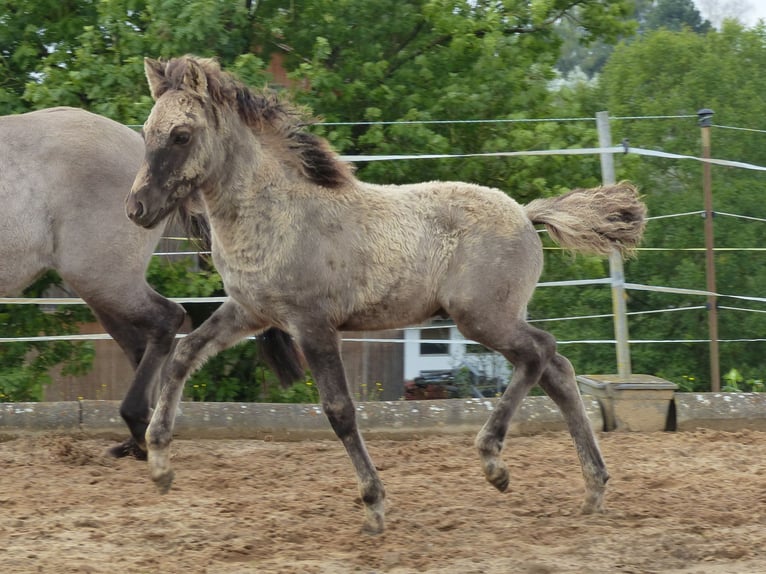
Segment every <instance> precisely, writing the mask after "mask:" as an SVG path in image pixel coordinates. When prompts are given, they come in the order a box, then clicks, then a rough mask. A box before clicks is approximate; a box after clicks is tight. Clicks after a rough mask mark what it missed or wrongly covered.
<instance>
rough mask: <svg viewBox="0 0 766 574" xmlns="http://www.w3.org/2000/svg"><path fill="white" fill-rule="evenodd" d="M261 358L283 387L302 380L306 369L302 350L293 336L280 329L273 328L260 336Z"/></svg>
mask: <svg viewBox="0 0 766 574" xmlns="http://www.w3.org/2000/svg"><path fill="white" fill-rule="evenodd" d="M259 339H260V343H261V358H262V359H263V361H264V362H265V363H266V365H267V366H268V367H269V369H271V371H272V372H273V373H274V374H275V375H276V376H277V378H278V379H279V383H280V384H281V385H282V386H283V387H289V386H290V385H292V384H293V383H295V382H298V381H302V380H303V378H304V377H305V371H304V367H303V362H302V355H301V352H300V351H299V350H298V346H297V345H296V344H295V341H294V340H293V338H292V337H291V336H290V335H289V334H288V333H285V332H284V331H281V330H280V329H276V328H271V329H269V330H267V331H266V332H265V333H263V334H262V335H261V336H260V337H259Z"/></svg>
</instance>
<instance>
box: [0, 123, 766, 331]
mask: <svg viewBox="0 0 766 574" xmlns="http://www.w3.org/2000/svg"><path fill="white" fill-rule="evenodd" d="M696 117H697V116H696V115H676V116H625V117H611V118H610V119H612V120H642V119H644V120H645V119H663V120H667V119H688V118H696ZM569 121H590V122H592V121H593V118H543V119H496V120H412V121H401V122H326V123H322V124H319V125H326V126H342V125H395V124H401V125H408V124H471V123H476V124H481V123H529V122H569ZM130 127H140V126H130ZM715 127H720V128H725V129H740V130H747V131H756V132H763V133H766V130H750V129H747V128H734V127H727V126H715ZM604 153H608V154H630V153H633V154H637V155H640V156H646V157H659V158H664V159H678V160H692V161H699V162H707V163H710V164H714V165H721V166H727V167H735V168H740V169H748V170H754V171H766V167H763V166H758V165H754V164H749V163H745V162H739V161H731V160H723V159H714V158H701V157H696V156H690V155H685V154H674V153H668V152H664V151H660V150H650V149H643V148H634V147H630V146H629V145H628V144H627V142H625V143H623V144H622V145H618V146H610V147H592V148H564V149H549V150H526V151H506V152H488V153H476V154H415V155H401V154H397V155H356V156H341V158H342V159H343V160H346V161H351V162H369V161H401V160H419V159H450V158H470V157H481V158H492V157H523V156H553V155H597V154H604ZM704 213H705V212H704V211H691V212H685V213H677V214H666V215H658V216H652V217H649V218H647V221H649V222H651V221H658V220H662V219H667V218H675V217H686V216H700V215H703V214H704ZM714 213H715V214H716V215H721V216H725V217H732V218H738V219H742V220H748V221H757V222H766V218H759V217H753V216H747V215H738V214H731V213H723V212H714ZM164 239H167V240H176V241H187V240H188V238H182V237H166V238H164ZM551 249H560V248H558V247H553V248H551ZM639 249H640V250H645V251H678V250H681V251H704V250H705V248H704V247H686V248H672V247H669V248H666V247H663V248H652V247H643V248H639ZM715 250H716V251H766V248H758V247H751V248H748V247H746V248H735V247H723V248H716V249H715ZM209 253H210V252H209V251H167V252H159V253H155V255H157V256H165V257H168V256H187V255H188V256H196V255H207V254H209ZM611 283H612V279H611V278H608V277H607V278H596V279H585V280H569V281H551V282H540V283H538V285H537V286H538V287H549V286H556V287H563V286H583V285H610V284H611ZM623 286H624V288H625V289H627V290H631V289H633V290H642V291H655V292H664V293H672V294H683V295H693V296H704V297H708V296H711V295H712V296H716V297H719V298H733V299H736V300H742V301H750V302H757V303H766V298H763V297H750V296H743V295H728V294H719V293H710V292H708V291H704V290H696V289H680V288H674V287H662V286H649V285H640V284H635V283H624V284H623ZM170 299H171V300H172V301H175V302H177V303H181V304H195V303H220V302H223V301H225V300H226V297H180V298H170ZM0 304H16V305H32V304H33V305H51V306H54V305H82V304H85V302H84V301H83V300H82V299H79V298H77V297H58V298H44V297H43V298H39V297H38V298H35V297H3V298H0ZM720 308H722V309H730V310H736V311H750V312H766V311H760V310H757V309H746V308H735V307H720ZM699 309H705V306H691V307H679V308H670V309H657V310H649V311H641V312H633V313H628V315H637V314H647V313H668V312H674V311H682V310H699ZM606 317H614V315H613V314H612V313H608V314H598V315H587V316H577V317H557V318H547V319H535V320H533V321H534V322H552V321H570V320H587V319H595V318H606ZM533 321H530V322H533ZM420 328H427V327H423V326H421V327H420ZM178 336H179V337H182V336H184V335H178ZM99 339H111V337H110V336H109V335H108V334H105V333H104V334H88V335H82V334H72V335H49V336H30V337H0V343H5V342H39V341H61V340H99ZM344 340H346V341H368V342H388V343H395V342H404V340H397V339H344ZM762 340H766V339H731V340H725V341H723V340H722V341H721V342H737V341H748V342H750V341H762ZM421 342H434V343H445V342H450V340H440V339H434V340H423V341H421ZM467 342H468V343H471V341H467ZM615 342H616V341H614V340H583V341H559V344H603V343H611V344H614V343H615ZM649 342H652V343H678V342H687V343H702V342H709V340H707V339H699V340H697V339H695V340H687V339H683V340H657V341H647V340H631V341H629V343H631V344H633V343H636V344H640V343H649Z"/></svg>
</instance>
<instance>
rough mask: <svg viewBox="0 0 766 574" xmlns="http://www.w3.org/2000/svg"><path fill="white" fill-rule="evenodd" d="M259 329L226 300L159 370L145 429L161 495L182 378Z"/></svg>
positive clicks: (169, 478) (166, 485)
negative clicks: (155, 398)
mask: <svg viewBox="0 0 766 574" xmlns="http://www.w3.org/2000/svg"><path fill="white" fill-rule="evenodd" d="M260 327H261V326H258V325H255V324H254V323H253V321H252V318H251V317H250V316H249V315H248V314H247V312H246V311H245V310H244V309H242V307H240V305H239V304H238V303H236V302H235V301H233V300H231V299H229V300H227V301H226V302H224V304H223V305H221V306H220V307H219V308H218V309H216V311H215V312H214V313H213V314H212V315H210V317H208V318H207V320H206V321H205V322H204V323H202V325H200V326H199V327H198V328H197V329H195V330H194V331H192V333H190V334H189V335H187V336H186V337H184V338H183V339H181V340H180V341H179V342H178V344H177V345H176V348H175V350H174V351H173V354H172V355H171V357H170V358H169V359H168V361H167V362H166V364H165V368H164V369H163V376H162V385H161V388H160V397H159V400H158V401H157V406H156V408H155V409H154V414H153V415H152V419H151V422H150V423H149V427H148V428H147V430H146V447H147V450H148V454H149V471H150V473H151V477H152V480H153V481H154V483H155V484H156V485H157V488H158V489H159V491H160V492H161V493H163V494H164V493H166V492H167V491H168V490H169V489H170V486H171V484H172V483H173V475H174V473H173V470H172V468H171V465H170V442H171V440H172V435H173V425H174V423H175V417H176V410H177V408H178V403H179V402H180V401H181V396H182V394H183V390H184V383H185V382H186V379H187V378H188V377H189V375H190V374H191V373H192V372H193V371H194V370H196V369H197V368H199V367H200V366H202V364H203V363H204V362H205V360H206V359H207V358H208V357H211V356H213V355H215V354H216V353H219V352H221V351H223V350H224V349H227V348H229V347H231V346H232V345H234V344H235V343H237V342H239V341H241V340H242V339H243V338H244V337H245V336H247V335H249V334H251V333H254V332H257V331H258V330H260Z"/></svg>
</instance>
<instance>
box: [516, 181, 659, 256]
mask: <svg viewBox="0 0 766 574" xmlns="http://www.w3.org/2000/svg"><path fill="white" fill-rule="evenodd" d="M524 210H525V211H526V214H527V217H529V219H530V220H531V221H532V223H542V224H543V225H545V227H546V229H547V230H548V233H549V234H550V236H551V238H552V239H553V240H554V241H555V242H556V243H558V244H559V245H561V247H563V248H564V249H569V250H572V251H578V252H582V253H592V254H594V255H608V254H609V253H610V252H611V251H612V249H613V248H617V249H618V250H619V252H620V253H621V254H622V255H623V256H628V255H630V254H631V253H632V252H633V250H634V249H635V248H636V247H637V246H638V244H639V243H640V242H641V237H642V236H643V234H644V227H645V226H646V205H645V204H644V202H643V201H641V197H640V195H639V193H638V190H637V189H636V187H635V186H634V185H633V184H631V183H630V182H626V181H623V182H620V183H618V184H615V185H607V186H603V187H596V188H591V189H574V190H572V191H570V192H568V193H565V194H563V195H560V196H558V197H546V198H541V199H535V200H533V201H531V202H529V203H528V204H527V205H525V206H524Z"/></svg>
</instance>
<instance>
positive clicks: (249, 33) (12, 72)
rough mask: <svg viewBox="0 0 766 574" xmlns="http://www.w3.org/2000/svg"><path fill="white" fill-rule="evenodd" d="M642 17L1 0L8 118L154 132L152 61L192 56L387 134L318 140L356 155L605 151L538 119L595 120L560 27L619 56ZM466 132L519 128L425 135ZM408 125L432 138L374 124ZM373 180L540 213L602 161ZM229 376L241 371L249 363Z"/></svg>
mask: <svg viewBox="0 0 766 574" xmlns="http://www.w3.org/2000/svg"><path fill="white" fill-rule="evenodd" d="M631 6H632V2H631V0H532V1H529V0H501V1H494V0H493V1H489V0H478V1H477V0H470V1H469V0H408V1H404V2H402V1H396V2H394V1H393V0H384V1H382V2H381V0H354V1H351V0H341V1H338V0H335V1H332V2H330V1H329V0H307V1H306V2H302V3H300V6H298V5H297V3H285V2H283V1H278V0H262V1H260V2H252V1H249V0H248V1H238V2H221V1H219V0H191V1H184V0H110V1H99V2H93V1H92V0H79V1H78V0H71V1H67V2H63V3H61V2H58V3H51V2H48V1H45V0H44V1H43V2H42V3H40V2H32V1H31V0H21V1H17V2H9V1H5V0H0V14H1V15H2V16H0V23H2V26H0V62H1V64H0V112H2V113H11V112H21V111H26V110H29V109H33V108H42V107H49V106H55V105H72V106H78V107H83V108H87V109H90V110H92V111H95V112H97V113H101V114H103V115H106V116H108V117H111V118H113V119H115V120H118V121H122V122H124V123H128V124H140V123H142V122H143V120H144V118H145V117H146V115H147V114H148V112H149V110H150V108H151V105H152V102H151V99H150V97H149V94H148V89H147V88H146V83H145V80H144V78H143V70H142V59H143V57H144V56H153V57H158V56H159V57H166V58H167V57H171V56H176V55H181V54H184V53H189V52H191V53H195V54H198V55H203V56H215V57H217V58H219V59H220V61H221V63H222V64H223V65H224V67H226V68H227V69H229V70H232V71H235V72H236V73H238V74H239V75H240V77H241V78H242V79H243V80H245V81H246V82H248V83H249V84H251V85H254V86H259V85H263V84H265V83H266V82H267V81H268V79H269V74H268V73H267V71H266V64H265V62H269V61H271V60H272V58H278V59H280V60H281V62H283V65H284V68H285V69H286V70H287V71H288V72H289V75H290V78H291V80H292V85H291V86H288V88H289V89H290V91H291V92H293V96H294V97H295V98H296V99H298V100H299V101H301V102H303V103H305V104H307V105H309V106H311V107H312V108H313V109H314V110H315V111H316V112H317V113H318V114H320V115H321V116H323V117H324V118H325V119H326V120H328V121H334V122H349V121H360V120H361V121H366V122H372V123H367V124H364V125H359V124H356V125H340V126H317V127H316V128H315V129H316V130H317V132H318V133H321V134H323V135H326V136H327V137H328V138H329V139H330V140H331V142H332V143H333V144H334V145H335V146H336V147H337V148H338V149H339V150H340V151H342V152H344V153H347V154H388V153H479V152H487V151H506V150H514V149H530V148H560V147H581V146H583V145H593V144H594V134H593V130H592V129H589V127H587V126H585V125H583V124H579V123H577V122H573V123H563V122H529V121H526V120H532V119H535V118H541V117H550V116H551V115H552V114H555V113H556V112H557V111H559V110H564V109H567V110H571V109H573V107H574V106H579V105H580V104H578V103H577V98H576V97H574V92H570V93H567V94H560V95H559V94H556V93H554V92H552V91H551V89H550V81H551V80H552V79H553V77H554V71H553V66H554V63H555V61H556V59H557V58H558V53H559V45H560V38H559V36H558V35H557V34H556V32H555V24H556V22H558V21H560V20H561V19H567V18H570V17H574V18H577V20H578V22H579V25H580V27H581V28H580V29H581V32H582V35H583V37H585V38H587V39H592V40H594V41H595V40H599V39H604V40H606V41H614V40H615V39H616V38H618V37H620V36H622V35H626V34H630V33H631V30H633V24H632V23H631V22H630V21H629V19H628V17H629V14H630V10H631ZM466 119H489V120H509V122H508V123H491V122H488V123H451V124H441V123H438V124H435V123H423V122H430V121H432V120H440V121H443V120H466ZM403 120H405V121H411V122H419V123H410V124H401V123H396V124H381V123H375V122H380V121H388V122H401V121H403ZM360 177H362V178H364V179H367V180H370V181H380V182H386V183H397V182H406V181H416V180H424V179H436V178H439V179H451V180H454V179H462V180H468V181H474V182H478V183H483V184H487V185H492V186H496V187H500V188H502V189H504V190H507V191H509V192H511V193H512V195H513V196H514V197H516V198H517V199H519V200H521V201H528V200H530V199H532V198H534V197H537V196H539V195H541V194H554V193H558V192H560V191H562V190H563V189H566V188H569V187H573V186H585V185H591V184H595V183H597V182H598V162H597V161H596V160H595V159H586V160H582V159H574V158H571V157H560V158H553V159H546V160H542V159H540V158H524V159H491V160H490V159H486V158H481V159H477V158H466V159H461V160H454V159H452V160H442V161H436V160H434V161H431V160H429V161H418V162H414V161H413V162H379V163H370V164H362V165H360ZM174 273H176V272H174V271H172V270H169V269H159V270H155V276H154V277H153V278H152V280H153V281H155V282H156V283H155V284H157V285H158V286H160V290H161V291H163V290H165V291H164V292H166V293H169V292H170V291H173V290H174V289H175V287H176V286H178V285H180V284H182V283H183V282H184V280H182V279H180V278H179V277H176V276H174ZM164 274H168V276H167V277H165V278H163V277H164ZM171 283H172V285H171ZM202 283H203V284H204V285H205V286H206V288H208V289H211V290H212V292H216V289H215V287H213V286H212V285H211V284H210V283H209V282H207V281H203V282H202ZM195 285H196V282H195ZM171 286H172V287H173V289H171ZM198 287H199V285H196V286H194V287H193V288H192V289H191V290H193V291H199V290H198ZM200 293H201V292H200ZM178 294H188V292H187V291H184V292H183V293H180V292H179V293H178ZM201 294H202V293H201ZM208 294H211V293H208ZM15 313H16V310H12V311H9V314H15ZM9 320H11V321H12V318H9ZM245 348H246V347H245ZM234 352H235V353H237V352H239V351H236V350H235V351H234ZM248 352H250V351H246V352H244V353H241V355H240V356H244V355H245V354H246V353H248ZM243 360H248V359H243ZM232 361H235V362H237V361H238V359H236V360H235V359H232ZM249 364H252V361H250V362H249ZM227 369H228V370H227ZM222 370H223V371H227V372H228V373H238V372H239V370H238V367H237V366H236V365H234V364H229V365H228V367H226V368H224V369H222ZM203 375H204V373H203ZM227 376H228V375H227ZM239 376H240V375H237V377H239ZM201 384H202V383H200V386H199V387H198V388H202V387H201ZM205 384H206V385H207V383H205ZM211 384H215V381H212V383H211ZM223 384H224V383H222V382H221V383H220V385H223ZM226 384H228V383H226ZM220 385H219V390H220ZM207 389H208V390H207V391H206V392H210V393H212V394H213V395H215V396H222V393H220V392H218V390H215V391H213V390H210V387H207ZM223 394H225V395H226V396H227V397H231V396H234V395H233V394H232V393H223Z"/></svg>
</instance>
